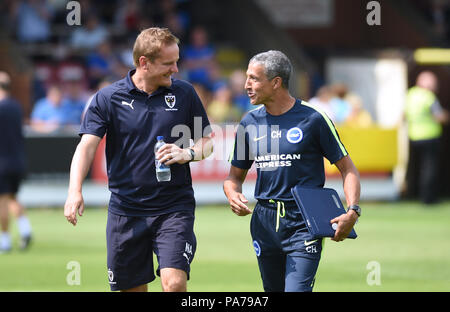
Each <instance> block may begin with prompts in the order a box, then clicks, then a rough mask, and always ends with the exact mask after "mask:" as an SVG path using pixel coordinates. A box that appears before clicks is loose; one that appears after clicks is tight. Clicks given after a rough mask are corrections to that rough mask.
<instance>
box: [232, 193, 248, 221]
mask: <svg viewBox="0 0 450 312" xmlns="http://www.w3.org/2000/svg"><path fill="white" fill-rule="evenodd" d="M228 201H229V203H230V208H231V210H233V212H234V213H235V214H237V215H238V216H246V215H248V214H251V213H252V211H251V210H250V209H249V208H248V207H247V205H246V204H247V203H248V200H247V199H246V198H245V196H244V195H243V194H242V193H238V192H234V193H233V194H232V195H230V196H228Z"/></svg>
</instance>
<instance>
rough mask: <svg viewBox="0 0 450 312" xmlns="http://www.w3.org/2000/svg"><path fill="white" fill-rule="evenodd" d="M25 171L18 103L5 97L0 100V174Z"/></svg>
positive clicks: (22, 172) (18, 173)
mask: <svg viewBox="0 0 450 312" xmlns="http://www.w3.org/2000/svg"><path fill="white" fill-rule="evenodd" d="M24 173H25V146H24V138H23V132H22V109H21V108H20V104H19V103H18V102H17V101H15V100H14V99H12V98H11V97H7V98H5V99H3V100H1V101H0V176H8V175H11V174H13V175H23V174H24Z"/></svg>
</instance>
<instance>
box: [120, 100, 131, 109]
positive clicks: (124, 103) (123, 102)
mask: <svg viewBox="0 0 450 312" xmlns="http://www.w3.org/2000/svg"><path fill="white" fill-rule="evenodd" d="M133 102H134V100H132V101H131V103H128V102H125V101H122V105H126V106H130V107H131V109H134V107H133Z"/></svg>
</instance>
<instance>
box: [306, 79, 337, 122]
mask: <svg viewBox="0 0 450 312" xmlns="http://www.w3.org/2000/svg"><path fill="white" fill-rule="evenodd" d="M332 98H333V92H332V91H331V88H330V87H328V86H323V87H320V88H319V90H317V94H316V96H314V97H313V98H311V99H310V100H309V101H308V102H309V104H311V105H312V106H314V107H316V108H318V109H319V110H321V111H323V112H324V113H325V114H327V116H328V118H330V119H331V120H332V121H333V122H336V117H335V114H334V110H333V107H332V106H331V99H332Z"/></svg>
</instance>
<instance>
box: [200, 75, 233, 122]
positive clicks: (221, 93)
mask: <svg viewBox="0 0 450 312" xmlns="http://www.w3.org/2000/svg"><path fill="white" fill-rule="evenodd" d="M207 113H208V117H209V118H210V119H211V121H213V122H216V123H226V122H238V121H239V120H240V118H241V112H240V111H239V109H238V108H237V107H235V106H234V105H233V102H232V93H231V90H230V88H229V87H228V85H226V84H223V85H222V86H221V87H218V88H217V89H216V90H215V91H214V95H213V100H212V101H211V103H210V104H209V106H208V109H207Z"/></svg>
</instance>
